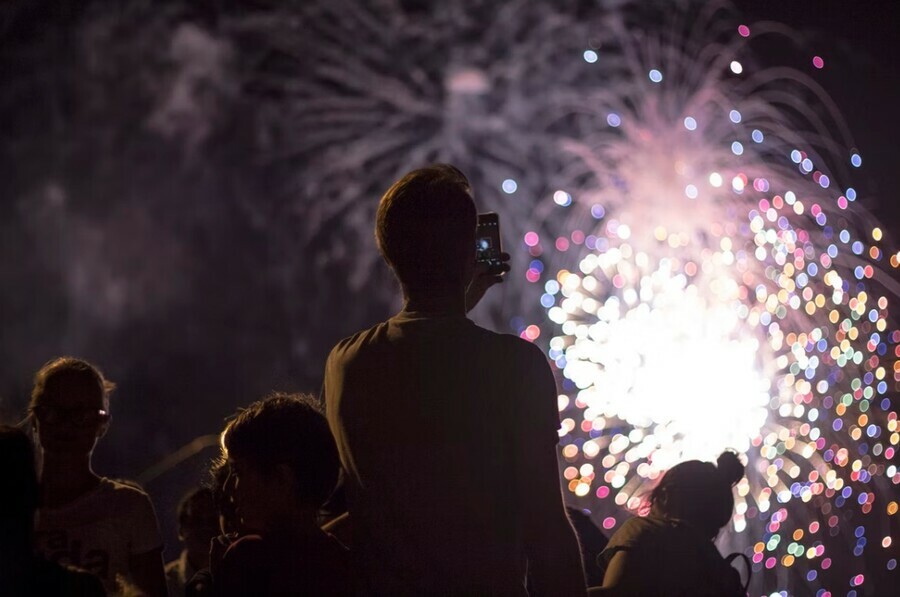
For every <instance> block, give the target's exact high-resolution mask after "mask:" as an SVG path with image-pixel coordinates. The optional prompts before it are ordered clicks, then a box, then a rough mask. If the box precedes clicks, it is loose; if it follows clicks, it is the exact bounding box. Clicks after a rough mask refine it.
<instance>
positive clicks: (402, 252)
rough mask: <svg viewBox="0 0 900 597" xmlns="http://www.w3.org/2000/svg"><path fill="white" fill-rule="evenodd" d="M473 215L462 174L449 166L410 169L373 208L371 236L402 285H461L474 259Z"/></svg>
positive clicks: (473, 206) (465, 181)
mask: <svg viewBox="0 0 900 597" xmlns="http://www.w3.org/2000/svg"><path fill="white" fill-rule="evenodd" d="M476 220H477V216H476V213H475V203H474V201H472V191H471V187H470V186H469V181H468V180H467V179H466V177H465V175H464V174H463V173H462V172H460V171H459V170H458V169H457V168H456V167H454V166H451V165H449V164H434V165H431V166H427V167H425V168H420V169H418V170H413V171H412V172H410V173H408V174H407V175H406V176H404V177H403V178H401V179H400V180H398V181H397V182H395V183H394V184H393V185H392V186H391V188H389V189H388V190H387V192H386V193H385V194H384V196H383V197H382V198H381V202H380V203H379V204H378V213H377V216H376V223H375V238H376V240H377V241H378V248H379V249H380V250H381V254H382V255H383V256H384V259H385V261H387V262H388V264H389V265H390V266H391V268H393V270H394V273H395V274H396V275H397V278H398V279H399V280H400V283H401V284H403V285H404V286H407V287H410V286H412V287H430V288H433V287H435V286H438V287H440V286H455V285H459V284H464V283H465V282H466V280H464V279H463V276H464V271H465V268H466V267H467V263H466V260H467V259H473V260H474V250H475V226H476Z"/></svg>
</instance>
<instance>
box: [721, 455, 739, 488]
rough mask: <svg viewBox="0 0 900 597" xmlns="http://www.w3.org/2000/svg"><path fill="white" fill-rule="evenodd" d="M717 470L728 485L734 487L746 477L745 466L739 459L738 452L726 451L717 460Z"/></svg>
mask: <svg viewBox="0 0 900 597" xmlns="http://www.w3.org/2000/svg"><path fill="white" fill-rule="evenodd" d="M716 469H717V470H718V471H719V474H720V475H721V476H722V478H723V479H724V480H726V481H727V482H728V485H730V486H734V485H735V484H736V483H737V482H738V481H740V480H741V479H742V478H743V477H744V465H743V464H742V463H741V461H740V459H739V458H738V455H737V452H733V451H731V450H725V451H724V452H722V453H721V454H719V457H718V458H716Z"/></svg>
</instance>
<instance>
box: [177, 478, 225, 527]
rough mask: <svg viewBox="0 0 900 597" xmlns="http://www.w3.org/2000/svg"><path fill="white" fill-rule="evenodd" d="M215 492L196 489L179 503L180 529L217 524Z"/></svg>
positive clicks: (202, 488)
mask: <svg viewBox="0 0 900 597" xmlns="http://www.w3.org/2000/svg"><path fill="white" fill-rule="evenodd" d="M216 518H217V511H216V504H215V500H214V499H213V492H212V490H211V489H210V488H209V487H195V488H194V489H192V490H191V491H189V492H187V494H185V496H184V497H182V498H181V501H180V502H178V529H179V530H184V529H186V528H189V527H197V526H198V525H202V526H212V527H215V526H216V524H217V522H218V521H217V520H216Z"/></svg>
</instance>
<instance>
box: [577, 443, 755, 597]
mask: <svg viewBox="0 0 900 597" xmlns="http://www.w3.org/2000/svg"><path fill="white" fill-rule="evenodd" d="M743 476H744V465H743V464H742V463H741V461H740V460H739V459H738V456H737V454H736V453H734V452H731V451H726V452H723V453H722V454H720V455H719V457H718V459H717V461H716V464H712V463H710V462H701V461H699V460H689V461H687V462H682V463H680V464H677V465H675V466H674V467H672V468H671V469H670V470H669V471H668V472H666V474H665V475H663V477H662V479H661V480H660V482H659V484H658V485H657V486H656V487H655V488H654V489H653V491H652V492H651V493H650V497H649V499H648V500H647V505H648V506H649V514H648V515H647V516H638V517H635V518H632V519H630V520H628V521H626V522H625V524H623V525H622V527H621V528H620V529H619V530H618V531H616V532H615V533H614V534H613V536H612V537H611V538H610V540H609V544H608V545H607V547H606V549H604V550H603V553H601V554H600V556H598V558H597V564H598V566H599V567H600V568H601V570H602V572H603V586H602V587H601V588H596V589H591V591H590V594H591V595H648V596H649V595H665V596H667V597H669V596H671V597H678V596H682V595H684V596H686V595H691V596H700V597H704V596H709V597H713V596H715V597H728V596H731V595H745V591H744V589H743V587H742V583H741V578H740V575H739V574H738V571H737V570H736V569H735V568H732V567H731V566H730V565H729V564H728V562H727V561H726V560H725V559H724V558H723V557H722V555H721V554H720V553H719V551H718V549H716V546H715V544H714V543H713V541H714V540H715V538H716V536H718V534H719V531H721V529H722V528H723V527H724V526H725V525H726V524H728V521H729V520H730V519H731V515H732V511H733V510H734V496H733V495H732V488H733V487H734V485H736V484H737V483H738V481H740V480H741V478H743Z"/></svg>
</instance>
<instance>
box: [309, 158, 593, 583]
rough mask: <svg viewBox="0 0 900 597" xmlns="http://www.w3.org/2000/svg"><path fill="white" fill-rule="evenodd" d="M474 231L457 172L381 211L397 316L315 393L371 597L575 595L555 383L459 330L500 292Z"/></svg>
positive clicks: (339, 360)
mask: <svg viewBox="0 0 900 597" xmlns="http://www.w3.org/2000/svg"><path fill="white" fill-rule="evenodd" d="M475 228H476V212H475V204H474V202H473V200H472V196H471V190H470V188H469V184H468V181H467V180H466V178H465V176H463V174H462V173H461V172H460V171H459V170H457V169H456V168H454V167H453V166H449V165H435V166H431V167H428V168H422V169H420V170H415V171H413V172H410V173H409V174H407V175H406V176H404V177H403V178H402V179H400V180H399V181H397V182H396V183H395V184H394V185H393V186H392V187H391V188H390V189H389V190H388V191H387V193H385V195H384V197H383V198H382V199H381V203H380V204H379V207H378V214H377V223H376V231H375V234H376V238H377V241H378V246H379V248H380V250H381V253H382V255H383V256H384V258H385V260H386V261H387V262H388V264H389V265H390V266H391V268H392V269H393V271H394V273H395V274H396V276H397V278H398V280H399V281H400V285H401V287H402V290H403V295H404V298H405V305H404V308H403V310H402V311H401V312H400V313H398V314H397V315H395V316H394V317H392V318H391V319H389V320H387V321H385V322H383V323H380V324H378V325H376V326H375V327H373V328H371V329H368V330H366V331H363V332H360V333H358V334H356V335H354V336H352V337H350V338H347V339H345V340H343V341H341V342H340V343H339V344H338V345H337V346H336V347H335V348H334V349H333V350H332V352H331V354H330V356H329V358H328V363H327V365H326V372H325V384H324V394H325V398H326V407H327V416H328V420H329V424H330V425H331V429H332V431H333V432H334V434H335V438H336V440H337V444H338V449H339V451H340V455H341V460H342V462H343V465H344V467H345V469H346V472H347V488H348V505H349V510H350V520H351V524H352V525H353V545H352V552H353V553H354V555H356V556H357V557H358V566H359V567H360V571H361V572H362V573H363V575H364V578H365V579H366V581H367V583H368V586H367V587H366V588H365V592H366V593H367V594H379V595H397V594H404V595H436V594H438V595H440V594H448V595H461V594H466V595H473V594H479V595H524V594H525V588H524V578H525V575H526V567H527V571H528V575H529V577H530V578H531V582H532V583H533V584H532V586H533V587H534V588H535V590H536V592H537V593H538V594H540V595H554V596H563V595H577V594H584V579H583V571H582V567H581V560H580V556H579V551H578V544H577V542H576V539H575V535H574V533H573V531H572V527H571V526H570V524H569V520H568V519H567V518H566V514H565V511H564V507H563V501H562V496H561V492H560V486H559V470H558V465H557V459H556V444H557V441H558V435H557V430H558V428H559V415H558V411H557V393H556V385H555V382H554V379H553V375H552V373H551V371H550V368H549V366H548V364H547V361H546V359H545V358H544V356H543V354H542V352H541V351H540V350H539V349H538V348H537V347H536V346H534V345H532V344H530V343H528V342H526V341H524V340H521V339H519V338H516V337H514V336H510V335H501V334H497V333H494V332H491V331H489V330H486V329H483V328H481V327H478V326H476V325H475V324H474V323H473V322H472V321H470V320H469V319H467V318H466V311H467V308H466V307H467V302H468V305H469V306H470V307H471V306H472V305H473V304H474V303H475V302H477V300H478V299H479V298H481V295H483V293H484V291H485V290H486V288H487V287H488V286H490V285H491V284H493V283H494V282H496V281H499V278H498V277H496V276H491V275H489V274H487V273H486V272H485V271H483V270H478V271H476V264H475ZM473 277H474V280H473ZM470 282H471V284H470ZM467 290H468V296H467ZM467 298H468V301H467Z"/></svg>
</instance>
